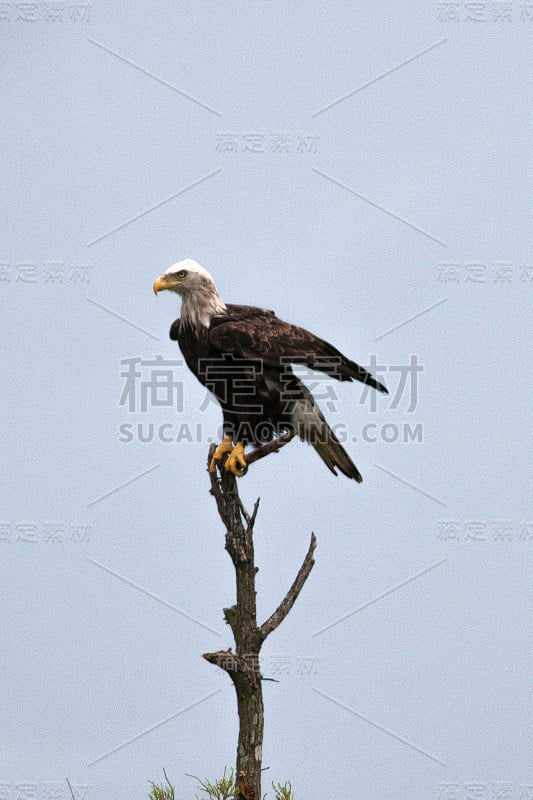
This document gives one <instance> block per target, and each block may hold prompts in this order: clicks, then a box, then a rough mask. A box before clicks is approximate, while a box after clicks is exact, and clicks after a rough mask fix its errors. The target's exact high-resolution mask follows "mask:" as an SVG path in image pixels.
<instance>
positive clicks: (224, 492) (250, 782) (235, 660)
mask: <svg viewBox="0 0 533 800" xmlns="http://www.w3.org/2000/svg"><path fill="white" fill-rule="evenodd" d="M290 438H292V437H288V438H287V437H285V438H284V439H283V440H282V441H280V443H279V445H278V448H275V447H274V448H273V447H272V444H270V445H267V446H266V447H265V448H261V449H260V450H259V451H257V452H256V453H254V458H253V461H256V460H258V458H261V457H263V455H268V453H270V452H273V450H275V449H279V447H281V446H283V445H284V444H286V443H287V442H288V441H290ZM267 448H268V449H267ZM214 449H215V448H214V445H213V446H212V447H211V449H210V452H209V461H210V460H211V457H212V454H213V452H214ZM251 461H252V459H248V462H249V463H251ZM208 463H209V462H208ZM219 472H220V475H217V474H216V473H210V477H211V493H212V494H213V495H214V496H215V499H216V502H217V508H218V512H219V515H220V518H221V519H222V522H223V523H224V525H225V526H226V550H227V551H228V553H229V554H230V556H231V560H232V561H233V565H234V567H235V575H236V584H237V602H236V604H235V605H234V606H231V607H230V608H225V609H224V619H225V620H226V622H227V623H228V624H229V625H230V626H231V629H232V631H233V635H234V637H235V645H236V648H235V653H233V652H232V651H231V648H230V649H229V650H222V651H219V652H216V653H204V656H203V657H204V658H205V659H206V660H207V661H209V662H210V663H211V664H216V665H217V666H218V667H220V668H221V669H224V670H225V671H226V672H227V673H228V675H229V676H230V678H231V680H232V681H233V684H234V686H235V691H236V693H237V709H238V714H239V741H238V745H237V770H236V774H237V787H238V792H237V795H236V798H237V800H261V763H262V748H263V728H264V707H263V688H262V683H261V681H262V680H263V678H262V675H261V670H260V665H259V653H260V650H261V645H262V644H263V642H264V641H265V639H266V637H267V636H268V635H269V634H270V633H272V631H273V630H275V629H276V628H277V627H278V625H280V624H281V622H282V621H283V620H284V619H285V617H286V616H287V614H288V613H289V611H290V610H291V608H292V606H293V605H294V602H295V600H296V598H297V597H298V595H299V593H300V591H301V589H302V587H303V585H304V583H305V581H306V579H307V577H308V575H309V573H310V572H311V569H312V568H313V564H314V558H313V554H314V550H315V547H316V538H315V535H314V534H312V536H311V544H310V546H309V550H308V552H307V555H306V557H305V560H304V562H303V564H302V566H301V567H300V570H299V572H298V575H297V576H296V579H295V581H294V583H293V584H292V586H291V588H290V589H289V591H288V592H287V594H286V595H285V597H284V598H283V600H282V602H281V603H280V605H279V606H278V608H277V609H276V610H275V611H274V613H273V614H272V615H271V616H270V617H269V618H268V619H267V620H266V621H265V622H264V623H263V625H258V624H257V613H256V591H255V575H256V573H257V570H258V567H256V566H255V561H254V542H253V527H254V523H255V518H256V515H257V510H258V508H259V500H257V501H256V503H255V505H254V510H253V512H252V514H251V515H250V514H248V512H247V511H246V509H245V508H244V506H243V505H242V502H241V499H240V497H239V492H238V488H237V482H236V479H235V477H234V476H233V475H232V474H231V473H230V472H226V470H225V469H224V467H223V466H222V468H221V469H220V470H219Z"/></svg>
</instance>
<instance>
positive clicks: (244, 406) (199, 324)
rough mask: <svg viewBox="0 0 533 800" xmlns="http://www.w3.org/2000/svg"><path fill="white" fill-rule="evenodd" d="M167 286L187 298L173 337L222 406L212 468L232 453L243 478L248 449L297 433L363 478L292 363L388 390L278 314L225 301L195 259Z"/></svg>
mask: <svg viewBox="0 0 533 800" xmlns="http://www.w3.org/2000/svg"><path fill="white" fill-rule="evenodd" d="M164 289H168V290H170V291H172V292H176V293H177V294H179V295H180V296H181V318H180V319H177V320H175V322H173V323H172V326H171V328H170V338H171V339H173V340H176V341H177V342H178V344H179V346H180V349H181V352H182V353H183V357H184V358H185V362H186V364H187V366H188V367H189V369H190V370H191V372H193V374H194V375H195V376H196V377H197V378H198V380H199V381H200V383H202V384H203V385H204V386H206V387H207V388H208V389H209V390H210V391H211V392H212V393H213V394H214V396H215V397H216V398H217V400H218V401H219V403H220V405H221V407H222V411H223V415H224V422H223V441H222V442H221V444H220V445H219V446H218V447H217V449H216V451H215V454H214V456H213V459H212V460H211V464H210V470H211V471H213V472H214V471H215V470H216V465H217V462H218V461H221V459H222V458H223V456H225V455H226V454H227V455H228V457H227V459H226V461H225V464H224V466H225V469H227V470H229V471H231V472H232V473H233V474H234V475H236V476H237V477H241V476H242V475H244V472H245V471H246V466H247V465H246V457H245V452H244V448H245V446H246V445H247V444H253V445H260V444H263V443H265V442H267V441H270V440H271V439H272V438H274V437H276V436H279V435H281V434H283V433H285V432H289V431H292V432H295V433H296V434H297V435H299V436H300V438H301V439H303V440H304V441H307V442H309V443H310V444H311V445H312V446H313V447H314V448H315V450H316V451H317V453H318V454H319V456H320V457H321V458H322V460H323V461H324V463H325V464H326V466H327V467H329V469H330V470H331V471H332V472H333V473H334V474H335V475H336V474H337V472H336V469H339V470H340V471H341V472H342V473H344V475H346V476H347V477H348V478H352V479H353V480H355V481H358V482H361V481H362V477H361V474H360V472H359V470H358V469H357V467H356V466H355V464H354V463H353V462H352V460H351V458H350V456H349V455H348V453H347V452H346V450H345V449H344V448H343V447H342V445H341V443H340V442H339V440H338V439H337V437H336V436H335V433H334V432H333V431H332V430H331V428H330V427H329V425H328V424H327V422H326V420H325V419H324V416H323V415H322V412H321V411H320V409H319V407H318V405H317V403H316V401H315V399H314V397H313V395H312V394H311V392H310V391H309V390H308V389H307V387H306V386H305V385H304V383H302V381H301V380H300V378H299V377H298V376H297V375H296V374H295V373H294V372H293V370H292V366H291V365H293V364H304V365H306V366H307V367H309V368H311V369H313V370H319V371H320V372H322V373H325V374H327V375H328V376H330V377H332V378H335V379H336V380H339V381H352V380H354V379H355V380H358V381H361V382H362V383H365V384H368V385H370V386H372V387H373V388H374V389H377V390H378V391H380V392H387V389H386V388H385V386H383V384H381V383H379V382H378V381H377V380H375V378H373V377H372V375H371V374H370V373H369V372H367V371H366V370H365V369H363V367H360V366H359V365H358V364H356V363H355V362H354V361H350V359H348V358H346V356H344V355H342V353H341V352H340V351H339V350H337V349H336V348H335V347H333V346H332V345H331V344H328V342H326V341H324V340H323V339H319V338H318V336H314V335H313V334H312V333H309V331H306V330H304V329H303V328H299V327H297V326H296V325H290V324H289V323H288V322H283V320H281V319H278V317H276V315H275V313H274V312H273V311H268V310H266V309H264V308H255V307H254V306H240V305H230V304H226V303H224V302H223V301H222V299H221V297H220V295H219V293H218V291H217V288H216V286H215V282H214V281H213V278H212V277H211V275H210V274H209V272H207V270H205V269H204V268H203V267H201V266H200V265H199V264H197V263H196V262H195V261H192V260H191V259H186V260H185V261H179V262H178V263H177V264H173V265H172V266H171V267H169V269H167V270H166V272H164V273H163V274H162V275H160V276H159V278H157V279H156V281H155V283H154V292H155V293H156V294H157V293H158V292H160V291H162V290H164Z"/></svg>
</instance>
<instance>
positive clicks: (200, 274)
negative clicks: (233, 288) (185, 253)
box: [154, 258, 226, 327]
mask: <svg viewBox="0 0 533 800" xmlns="http://www.w3.org/2000/svg"><path fill="white" fill-rule="evenodd" d="M164 289H168V290H169V291H171V292H176V293H177V294H179V295H180V297H181V301H182V302H181V318H182V320H183V322H185V323H189V324H190V325H193V326H195V327H198V326H199V325H204V326H205V327H208V326H209V322H210V320H211V317H212V316H214V315H215V314H223V313H224V312H225V311H226V306H225V304H224V303H223V302H222V299H221V297H220V295H219V293H218V290H217V287H216V286H215V282H214V280H213V278H212V277H211V275H210V274H209V272H208V271H207V270H206V269H204V268H203V267H201V266H200V264H198V263H197V262H196V261H193V260H192V258H186V259H185V260H184V261H178V262H177V263H176V264H172V266H171V267H169V268H168V269H167V270H165V272H163V274H162V275H160V276H159V278H156V280H155V282H154V292H155V293H156V294H157V293H158V292H161V291H163V290H164Z"/></svg>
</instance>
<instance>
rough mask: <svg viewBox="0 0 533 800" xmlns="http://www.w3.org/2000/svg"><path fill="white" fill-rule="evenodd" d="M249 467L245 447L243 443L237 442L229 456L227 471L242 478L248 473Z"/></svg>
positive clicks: (226, 465)
mask: <svg viewBox="0 0 533 800" xmlns="http://www.w3.org/2000/svg"><path fill="white" fill-rule="evenodd" d="M247 466H248V464H247V463H246V458H245V457H244V445H243V444H242V442H237V444H236V445H235V447H234V448H233V450H232V451H231V453H230V455H229V456H228V459H227V461H226V464H225V469H227V470H228V472H233V474H234V475H235V477H236V478H242V476H243V475H244V473H245V472H246V468H247Z"/></svg>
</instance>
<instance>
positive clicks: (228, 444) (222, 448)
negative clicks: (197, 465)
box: [209, 434, 233, 472]
mask: <svg viewBox="0 0 533 800" xmlns="http://www.w3.org/2000/svg"><path fill="white" fill-rule="evenodd" d="M232 450H233V439H232V438H231V436H228V435H227V434H226V436H224V438H223V439H222V441H221V442H220V444H219V446H218V447H217V449H216V450H215V452H214V453H213V458H212V459H211V461H210V462H209V472H216V471H217V461H220V459H221V458H222V456H224V455H226V453H231V451H232Z"/></svg>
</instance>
